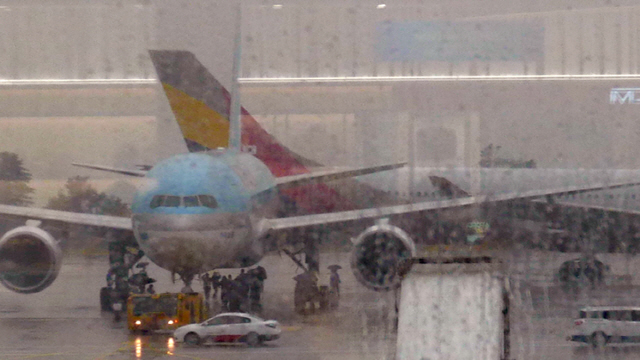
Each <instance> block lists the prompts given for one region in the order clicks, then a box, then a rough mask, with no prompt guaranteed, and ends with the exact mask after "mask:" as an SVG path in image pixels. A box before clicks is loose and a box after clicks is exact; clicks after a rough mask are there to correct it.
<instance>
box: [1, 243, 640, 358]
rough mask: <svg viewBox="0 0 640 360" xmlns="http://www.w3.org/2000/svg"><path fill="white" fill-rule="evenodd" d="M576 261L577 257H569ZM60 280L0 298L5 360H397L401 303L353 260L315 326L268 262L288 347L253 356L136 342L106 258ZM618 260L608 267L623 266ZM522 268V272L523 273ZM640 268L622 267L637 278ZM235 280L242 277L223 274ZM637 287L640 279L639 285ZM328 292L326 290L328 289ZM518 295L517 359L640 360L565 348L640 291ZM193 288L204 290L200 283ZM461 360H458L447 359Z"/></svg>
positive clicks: (279, 265) (551, 289)
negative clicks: (102, 302) (576, 332)
mask: <svg viewBox="0 0 640 360" xmlns="http://www.w3.org/2000/svg"><path fill="white" fill-rule="evenodd" d="M563 256H565V257H571V255H563ZM541 258H544V259H545V262H544V264H552V267H553V266H555V265H556V263H557V262H558V261H560V260H554V261H550V260H549V256H548V254H535V256H533V257H532V258H529V260H528V261H530V262H529V263H528V264H526V265H525V268H528V269H529V270H530V271H531V272H532V273H544V272H547V273H548V272H551V274H547V275H550V276H547V278H549V279H552V277H553V276H552V275H553V274H552V270H550V269H551V268H552V267H550V268H549V269H547V268H546V267H545V266H546V265H545V266H542V265H540V261H538V262H536V259H538V260H539V259H541ZM65 260H66V262H65V263H64V265H63V267H62V270H61V273H60V276H59V278H58V279H57V280H56V281H55V282H54V283H53V285H52V286H51V287H50V288H48V289H46V290H45V291H43V292H41V293H38V294H31V295H22V294H15V293H12V292H10V291H8V290H6V289H4V288H0V359H70V360H75V359H83V360H84V359H105V360H110V359H113V360H120V359H192V360H193V359H304V360H314V359H394V358H395V344H396V343H395V339H396V335H395V331H394V328H393V313H394V312H393V304H394V300H393V296H392V295H391V294H385V293H375V292H372V291H369V290H366V289H365V288H363V287H362V286H360V285H359V284H357V282H356V280H355V278H354V277H353V275H352V274H351V272H350V269H349V266H348V253H332V254H323V255H322V258H321V263H322V264H325V265H326V266H328V265H329V264H340V265H341V266H342V267H343V269H342V270H341V272H340V275H341V278H342V289H341V290H342V297H341V299H340V307H339V309H337V310H335V311H333V312H327V313H320V314H314V315H308V316H301V315H297V314H295V313H294V312H293V299H292V297H293V288H294V285H295V284H294V281H293V277H294V276H295V275H296V274H298V273H299V270H297V269H296V266H295V265H294V264H293V263H292V262H291V260H289V259H288V258H286V257H279V256H276V255H272V256H268V257H266V258H265V259H264V260H263V261H262V262H261V265H262V266H264V267H265V268H266V269H267V271H268V276H269V277H268V279H267V280H266V282H265V293H264V310H263V314H262V315H263V317H265V318H271V319H276V320H278V321H279V322H280V323H281V324H282V326H283V334H282V336H281V338H280V339H278V340H276V341H273V342H268V343H266V344H265V345H263V346H259V347H255V348H250V347H247V346H245V345H242V344H234V345H216V346H207V347H188V346H184V345H182V344H175V343H174V342H173V340H172V339H171V338H170V337H169V336H168V335H166V334H154V335H132V334H129V332H128V330H127V329H126V325H125V323H124V322H121V323H115V322H114V321H113V318H112V314H111V313H101V312H100V308H99V301H98V300H99V299H98V293H99V290H100V288H101V287H102V286H104V284H105V280H104V279H105V273H106V269H107V267H108V264H107V261H106V256H100V257H95V258H84V257H74V258H71V259H65ZM619 261H620V260H618V259H615V258H611V259H606V261H605V262H608V263H616V262H619ZM521 263H522V259H520V260H519V262H518V264H519V265H521ZM636 263H640V261H638V260H635V259H633V261H632V262H630V263H629V262H628V263H626V265H624V266H623V265H614V266H612V267H613V268H615V267H620V268H621V269H630V270H629V271H630V273H632V274H633V273H635V269H636V267H638V264H636ZM148 272H149V274H150V275H151V276H152V277H153V278H156V279H157V280H158V281H157V283H156V286H155V287H156V289H157V290H158V291H178V290H179V289H180V287H181V284H180V283H175V284H173V283H171V280H170V276H169V274H168V273H167V272H166V271H164V270H162V269H158V268H157V267H154V266H153V265H150V266H149V269H148ZM222 273H223V274H233V275H235V274H237V273H238V271H237V270H229V271H222ZM633 280H634V281H635V280H636V279H635V277H634V279H633ZM321 282H322V280H321ZM514 284H516V285H517V286H515V287H514V289H512V290H513V291H512V293H513V299H512V306H511V309H512V317H511V322H512V333H511V348H510V355H511V356H510V358H511V359H544V360H554V359H562V360H567V359H576V360H577V359H637V358H640V345H624V346H608V347H606V348H605V349H602V350H594V349H593V348H592V347H590V346H587V345H579V344H574V343H571V342H567V341H566V340H565V337H566V336H567V335H568V334H570V331H571V327H572V325H573V318H574V317H575V316H576V314H577V310H578V308H579V307H581V306H586V305H607V304H610V305H640V300H638V299H640V286H638V285H637V284H635V283H633V285H630V286H620V285H611V284H610V285H603V286H601V287H598V288H596V289H591V288H589V287H586V288H580V289H578V290H575V291H570V292H567V291H565V290H563V289H562V288H560V287H559V286H558V285H557V284H556V283H554V282H553V281H551V280H550V281H549V282H546V283H545V282H540V281H535V282H527V281H524V280H518V281H516V282H514ZM194 288H195V289H196V290H200V289H201V287H199V284H198V283H196V284H195V286H194ZM449 358H451V359H455V356H454V357H449Z"/></svg>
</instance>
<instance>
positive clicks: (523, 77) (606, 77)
mask: <svg viewBox="0 0 640 360" xmlns="http://www.w3.org/2000/svg"><path fill="white" fill-rule="evenodd" d="M612 79H621V80H638V79H640V75H639V74H583V75H427V76H345V77H298V78H285V77H282V78H239V79H238V82H239V83H240V84H243V85H251V84H304V83H352V82H354V83H367V82H407V81H505V80H515V81H520V80H552V81H553V80H612Z"/></svg>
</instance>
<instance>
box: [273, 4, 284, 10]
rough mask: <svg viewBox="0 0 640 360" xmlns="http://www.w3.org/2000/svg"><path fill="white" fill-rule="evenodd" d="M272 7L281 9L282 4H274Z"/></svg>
mask: <svg viewBox="0 0 640 360" xmlns="http://www.w3.org/2000/svg"><path fill="white" fill-rule="evenodd" d="M273 8H274V9H275V10H280V9H282V4H274V5H273Z"/></svg>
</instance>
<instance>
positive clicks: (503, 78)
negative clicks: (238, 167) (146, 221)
mask: <svg viewBox="0 0 640 360" xmlns="http://www.w3.org/2000/svg"><path fill="white" fill-rule="evenodd" d="M569 4H570V2H567V4H563V3H562V2H559V3H556V4H552V5H551V4H550V5H541V4H539V5H529V4H511V3H509V4H506V2H505V4H500V2H491V3H490V4H476V3H469V2H464V1H463V2H459V3H456V4H453V5H451V4H448V3H447V4H445V3H442V4H424V3H423V2H420V1H404V2H402V3H389V4H385V3H383V2H380V3H371V2H364V1H348V2H344V1H323V2H304V3H303V2H297V1H284V2H278V3H277V4H276V3H273V4H271V3H266V2H262V1H260V2H258V1H245V2H243V6H242V17H241V26H240V29H241V32H242V36H241V44H242V54H241V71H240V83H241V94H242V103H243V106H244V107H245V108H246V109H247V110H248V111H249V112H250V113H251V114H252V115H254V117H256V119H257V120H258V121H259V122H260V124H261V125H262V126H263V127H264V128H265V129H266V130H267V131H268V132H270V133H271V134H272V135H274V136H275V137H276V138H277V139H278V140H279V141H280V142H282V143H283V144H284V145H286V146H287V147H289V148H290V149H291V150H293V151H295V152H297V153H299V154H300V155H302V156H304V157H307V158H309V159H312V160H314V161H316V162H317V163H320V164H323V165H328V166H341V165H368V164H374V163H381V162H390V161H398V160H409V161H410V163H412V164H415V165H419V166H422V165H428V166H475V165H477V164H478V163H479V162H480V160H481V153H482V150H483V149H485V148H486V147H487V146H489V145H490V144H493V146H495V147H496V148H497V147H499V149H500V150H499V152H498V153H497V155H496V156H504V157H511V158H517V159H533V160H534V161H535V163H536V165H537V166H538V167H584V168H598V167H619V168H637V167H638V166H640V163H639V162H640V160H638V159H637V157H636V156H635V154H634V151H633V150H634V147H633V144H635V143H637V142H638V141H639V140H640V128H638V126H639V125H637V121H636V118H637V116H636V114H637V109H638V108H637V105H638V103H640V93H636V90H635V89H636V88H640V83H639V80H640V78H639V76H638V72H639V70H640V7H638V6H634V4H633V3H632V2H629V3H628V4H627V3H624V2H622V3H619V4H615V6H614V5H611V6H608V5H604V4H600V3H599V2H597V1H593V2H592V3H589V4H582V5H580V6H579V7H575V5H574V4H572V5H574V6H573V7H572V6H569ZM169 6H170V5H168V2H167V3H165V2H157V3H149V2H146V1H132V2H127V3H121V2H117V1H106V0H105V1H99V2H93V3H92V5H90V6H89V5H86V4H85V3H83V2H80V1H72V0H68V1H62V2H56V3H55V4H53V3H50V2H46V1H44V2H42V4H40V3H38V4H36V3H33V4H31V3H29V4H25V3H21V2H18V1H15V2H11V1H10V2H7V3H6V5H4V6H2V7H0V17H2V19H3V21H2V22H0V24H1V25H0V26H2V27H3V29H2V37H1V38H0V43H1V44H3V48H6V49H9V50H10V51H4V52H2V53H0V74H1V75H0V77H1V78H0V92H1V93H2V95H3V96H0V103H2V106H0V129H1V130H0V143H1V144H3V149H1V150H2V151H12V152H17V153H18V154H20V155H21V156H22V157H23V158H24V159H25V164H26V165H27V167H28V168H30V170H31V172H32V173H33V174H34V181H35V180H40V181H45V182H46V181H52V180H55V181H56V184H55V185H47V186H48V188H49V190H46V191H44V192H42V196H43V197H46V196H50V195H51V194H55V192H56V191H57V189H58V188H59V186H60V184H61V182H64V180H66V178H67V177H68V174H80V175H90V176H91V177H92V178H93V179H95V180H96V181H97V180H99V179H101V177H104V179H105V180H106V182H105V183H104V185H100V187H101V188H104V189H107V188H109V187H110V186H111V185H112V184H113V182H114V181H117V180H118V179H119V178H118V177H117V175H109V174H106V175H105V174H96V173H93V172H88V171H85V170H79V169H76V168H73V167H71V166H70V165H69V163H70V162H88V163H104V164H105V165H110V166H118V167H131V166H135V165H138V164H153V163H155V162H156V161H157V160H158V159H161V158H163V157H166V156H168V155H170V154H174V153H177V152H184V151H186V148H185V146H184V143H183V141H182V137H181V136H180V130H179V129H178V127H177V126H176V125H175V123H174V120H173V115H172V114H171V111H170V109H169V107H168V105H167V104H166V98H165V97H164V93H163V92H162V91H161V87H160V86H159V84H158V82H157V80H156V74H155V72H154V70H153V67H152V66H151V64H150V61H149V58H148V53H147V50H148V49H153V48H156V49H161V48H171V49H181V50H189V51H192V52H193V53H194V54H195V55H196V57H198V59H200V60H201V61H202V62H203V63H204V64H205V65H206V66H208V67H209V70H210V71H211V73H213V74H214V75H216V76H219V77H220V81H221V82H222V83H223V84H225V85H227V86H229V85H230V82H231V79H230V78H231V77H230V74H231V65H232V60H233V56H232V54H233V41H234V38H235V35H234V33H235V31H234V30H235V28H236V27H235V23H234V19H235V18H236V12H235V6H234V4H226V5H224V4H216V8H215V12H212V13H211V14H209V15H208V16H207V17H205V16H203V17H202V18H196V19H185V22H184V25H180V26H179V25H177V24H176V23H177V22H178V21H177V20H178V18H176V17H178V16H180V13H179V12H178V13H171V12H169V11H168V10H167V8H168V7H169ZM210 6H211V7H212V6H213V5H210ZM212 9H213V8H212ZM169 20H170V21H169ZM187 20H189V21H187ZM207 31H218V33H216V34H214V35H212V34H208V33H206V32H207ZM203 38H204V39H207V40H206V41H207V42H205V43H201V42H197V41H196V40H199V39H203ZM194 39H195V40H194ZM218 74H219V75H218ZM51 145H54V146H53V148H54V149H55V150H53V151H52V150H51ZM44 154H46V155H47V159H49V160H47V161H44V160H42V159H43V158H44V157H43V155H44ZM47 186H45V187H47ZM42 201H45V200H42Z"/></svg>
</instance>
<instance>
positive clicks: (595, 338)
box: [591, 331, 608, 349]
mask: <svg viewBox="0 0 640 360" xmlns="http://www.w3.org/2000/svg"><path fill="white" fill-rule="evenodd" d="M607 341H608V339H607V335H605V334H604V333H603V332H602V331H598V332H596V333H593V335H591V345H593V347H594V348H599V349H601V348H603V347H604V346H605V345H607Z"/></svg>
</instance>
